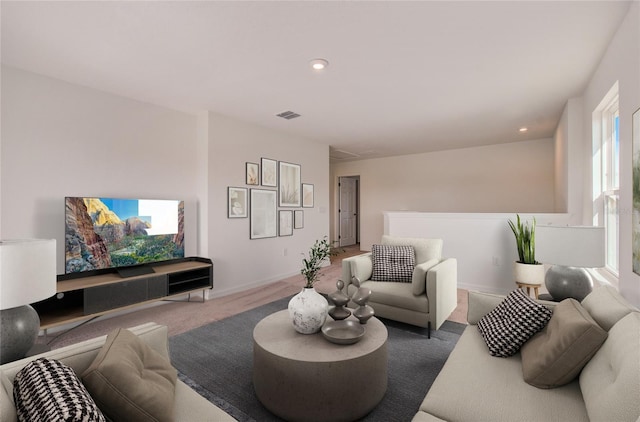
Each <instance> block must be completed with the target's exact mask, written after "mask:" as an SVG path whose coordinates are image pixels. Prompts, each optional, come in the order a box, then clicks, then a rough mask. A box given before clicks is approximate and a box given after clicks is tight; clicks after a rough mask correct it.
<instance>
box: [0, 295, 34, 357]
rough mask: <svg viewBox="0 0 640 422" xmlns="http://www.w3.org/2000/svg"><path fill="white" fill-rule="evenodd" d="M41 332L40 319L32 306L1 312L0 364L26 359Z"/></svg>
mask: <svg viewBox="0 0 640 422" xmlns="http://www.w3.org/2000/svg"><path fill="white" fill-rule="evenodd" d="M39 331H40V318H39V317H38V313H37V312H36V311H35V309H33V308H32V307H31V306H30V305H25V306H18V307H17V308H11V309H5V310H3V311H0V364H4V363H7V362H12V361H14V360H18V359H22V358H23V357H25V356H26V354H27V352H28V351H29V349H31V348H32V347H33V344H34V343H35V341H36V338H37V337H38V332H39Z"/></svg>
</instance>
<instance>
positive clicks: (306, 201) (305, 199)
mask: <svg viewBox="0 0 640 422" xmlns="http://www.w3.org/2000/svg"><path fill="white" fill-rule="evenodd" d="M302 206H303V207H304V208H313V185H310V184H309V183H303V184H302Z"/></svg>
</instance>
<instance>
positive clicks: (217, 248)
mask: <svg viewBox="0 0 640 422" xmlns="http://www.w3.org/2000/svg"><path fill="white" fill-rule="evenodd" d="M201 118H202V117H201ZM207 119H208V125H209V162H210V166H209V167H210V170H211V172H210V174H209V198H208V201H209V231H208V248H209V251H210V252H211V255H212V256H213V257H215V264H214V265H215V277H216V279H215V285H216V288H215V290H214V292H213V294H214V295H222V294H228V293H232V292H235V291H240V290H244V289H246V288H248V287H255V286H259V285H262V284H265V283H268V282H272V281H276V280H280V279H282V278H285V277H288V276H291V275H294V274H299V273H300V265H301V260H302V254H303V253H306V252H307V251H308V250H309V247H310V246H311V245H312V244H313V243H314V242H315V240H316V239H321V238H322V237H323V236H329V213H328V206H329V204H328V202H329V185H328V180H329V147H328V146H326V145H320V144H317V143H314V142H311V141H308V140H305V139H302V138H299V137H294V136H291V135H287V134H283V133H279V132H275V131H269V130H265V129H264V128H261V127H258V126H254V125H250V124H247V123H244V122H241V121H238V120H235V119H231V118H227V117H224V116H220V115H216V114H213V113H209V114H208V116H207ZM262 157H264V158H271V159H274V160H279V161H286V162H289V163H295V164H300V166H301V181H302V183H311V184H313V185H314V193H315V204H314V205H315V206H314V207H313V208H279V209H282V210H292V209H302V210H303V211H304V228H303V229H294V231H293V236H285V237H277V238H268V239H254V240H250V239H249V219H248V218H242V219H227V202H226V201H227V187H228V186H234V187H247V188H249V187H250V186H246V185H245V162H247V161H248V162H253V163H258V164H259V163H260V158H262ZM254 187H256V188H258V187H259V186H254ZM263 189H275V188H269V187H264V188H263ZM301 287H302V286H301Z"/></svg>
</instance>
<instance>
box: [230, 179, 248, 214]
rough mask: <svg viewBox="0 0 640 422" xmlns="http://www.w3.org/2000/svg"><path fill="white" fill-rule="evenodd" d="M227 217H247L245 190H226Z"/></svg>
mask: <svg viewBox="0 0 640 422" xmlns="http://www.w3.org/2000/svg"><path fill="white" fill-rule="evenodd" d="M227 204H228V207H227V217H228V218H246V217H247V205H248V204H247V188H232V187H231V186H229V188H228V189H227Z"/></svg>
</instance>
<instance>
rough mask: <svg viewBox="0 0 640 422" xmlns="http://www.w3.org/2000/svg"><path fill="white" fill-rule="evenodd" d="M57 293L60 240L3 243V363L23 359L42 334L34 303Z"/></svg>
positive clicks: (0, 260) (0, 259) (0, 298)
mask: <svg viewBox="0 0 640 422" xmlns="http://www.w3.org/2000/svg"><path fill="white" fill-rule="evenodd" d="M54 294H56V241H55V239H50V240H42V239H33V240H31V239H30V240H0V342H1V343H0V363H6V362H11V361H14V360H17V359H20V358H23V357H24V356H25V355H26V353H27V352H28V351H29V349H31V348H32V347H33V345H34V343H35V340H36V338H37V337H38V332H39V331H40V318H39V317H38V313H37V312H36V311H35V309H33V307H31V306H30V305H29V304H30V303H35V302H38V301H40V300H43V299H46V298H48V297H51V296H53V295H54Z"/></svg>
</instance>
